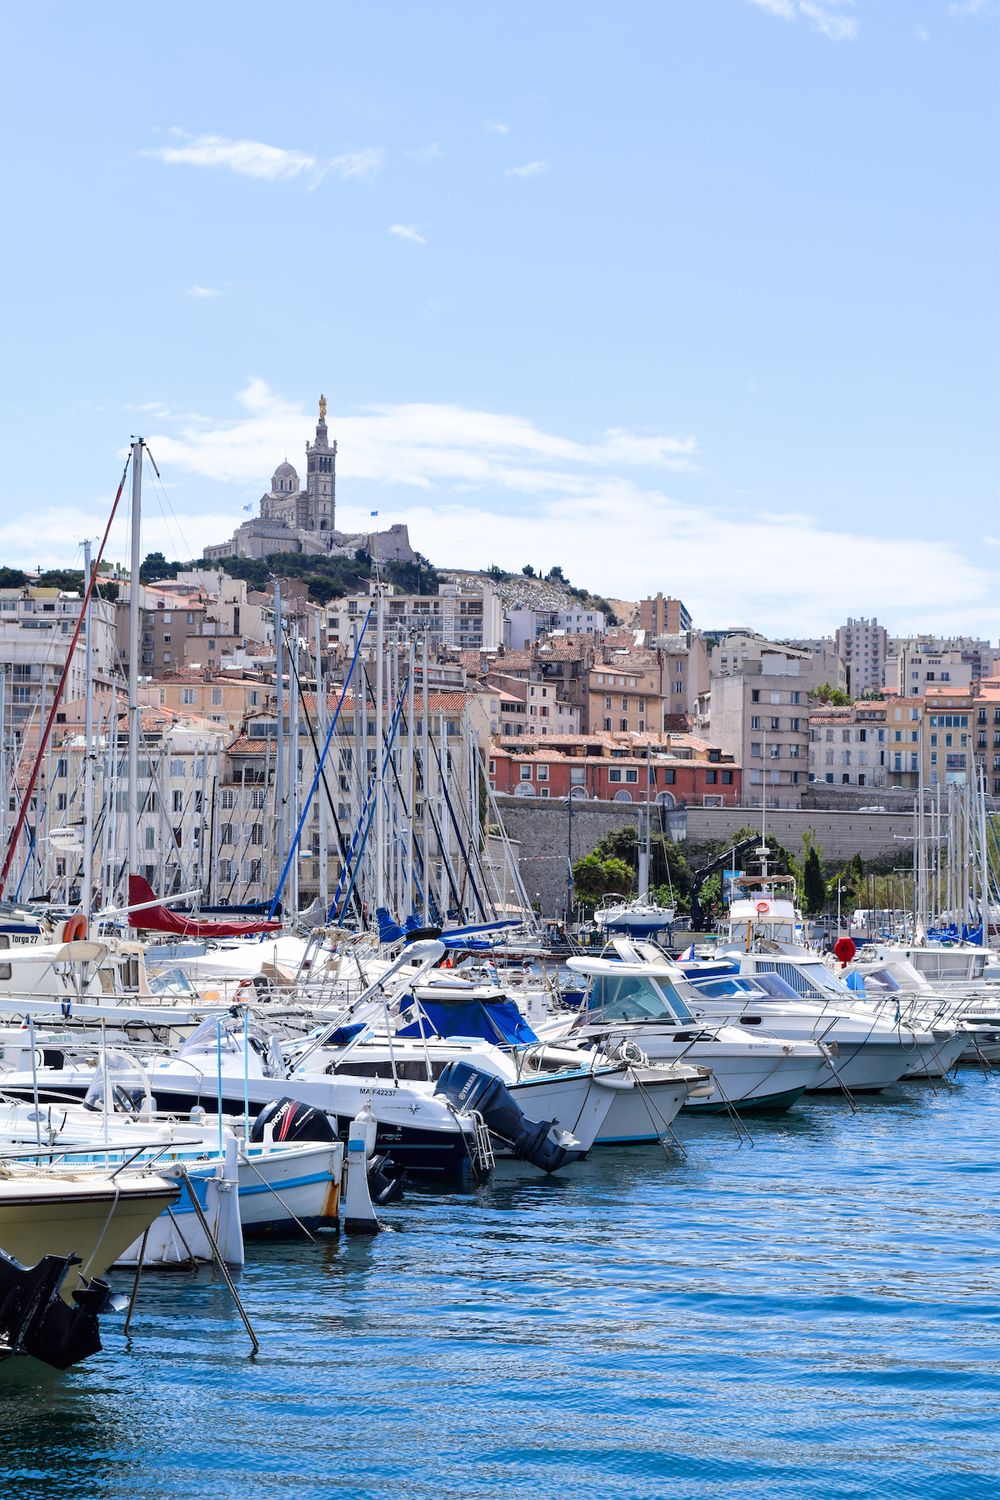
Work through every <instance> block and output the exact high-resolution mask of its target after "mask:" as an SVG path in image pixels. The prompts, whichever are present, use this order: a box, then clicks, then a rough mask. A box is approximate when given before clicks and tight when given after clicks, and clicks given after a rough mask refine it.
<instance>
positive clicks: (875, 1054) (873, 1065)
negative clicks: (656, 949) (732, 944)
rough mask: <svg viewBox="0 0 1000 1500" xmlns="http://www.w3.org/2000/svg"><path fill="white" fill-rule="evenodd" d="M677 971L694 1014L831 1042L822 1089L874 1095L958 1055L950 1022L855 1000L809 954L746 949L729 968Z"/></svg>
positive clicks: (946, 1066)
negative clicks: (692, 998)
mask: <svg viewBox="0 0 1000 1500" xmlns="http://www.w3.org/2000/svg"><path fill="white" fill-rule="evenodd" d="M713 967H714V969H715V970H716V972H712V973H709V974H704V973H699V971H698V970H697V968H695V967H694V966H693V965H687V964H684V963H683V962H682V964H681V969H682V971H683V972H684V974H685V975H686V976H687V978H688V980H689V982H690V983H691V985H692V986H693V988H694V989H695V990H696V992H697V994H698V997H699V999H698V1002H697V1006H696V1007H695V1004H694V1002H692V1007H693V1008H697V1012H698V1014H699V1015H703V1016H705V1017H706V1018H710V1019H712V1020H722V1019H725V1020H727V1021H730V1022H734V1023H738V1024H739V1025H741V1026H760V1027H761V1028H762V1029H763V1030H767V1031H769V1032H771V1033H773V1034H774V1035H777V1036H794V1037H802V1038H805V1037H811V1038H812V1039H813V1040H815V1041H817V1042H819V1043H820V1044H821V1045H823V1046H826V1047H828V1048H830V1056H829V1058H828V1061H827V1068H826V1075H825V1076H824V1078H823V1079H821V1080H820V1082H819V1083H817V1084H814V1085H813V1087H814V1088H815V1089H817V1090H819V1091H820V1092H834V1091H836V1090H843V1089H846V1090H847V1091H848V1093H851V1094H856V1093H876V1092H878V1091H879V1090H880V1089H883V1088H888V1087H890V1086H891V1085H892V1084H894V1083H898V1082H899V1081H900V1080H901V1079H903V1078H928V1077H930V1078H940V1077H943V1076H944V1075H945V1074H946V1073H948V1072H950V1071H951V1069H952V1068H953V1067H954V1066H955V1063H956V1062H957V1061H958V1058H959V1055H960V1053H961V1051H962V1048H963V1046H964V1039H963V1037H962V1036H961V1035H959V1034H958V1032H957V1029H956V1027H955V1026H954V1025H943V1024H940V1023H939V1024H937V1025H933V1026H932V1025H929V1024H928V1023H927V1022H926V1021H923V1020H921V1021H920V1022H916V1021H914V1020H912V1019H908V1020H907V1021H903V1020H902V1019H901V1018H900V1019H897V1020H891V1019H890V1018H889V1017H888V1016H887V1015H886V1014H885V1013H884V1012H882V1011H881V1010H879V1009H876V1008H874V1007H872V1006H869V1005H865V1004H864V1003H859V1002H858V997H856V996H855V995H854V994H853V993H852V992H851V991H850V990H848V989H846V988H845V987H844V986H843V985H842V984H841V983H840V982H839V981H838V980H837V979H836V977H835V976H834V975H832V974H831V973H830V971H829V969H827V967H826V965H825V964H823V963H822V961H821V960H819V959H818V958H816V956H815V955H812V954H809V955H791V954H782V955H781V957H780V958H777V957H773V956H771V955H768V954H757V953H744V954H740V955H739V958H738V960H736V961H735V962H734V964H733V969H732V972H731V973H729V974H720V973H718V972H717V969H718V966H717V965H716V966H713Z"/></svg>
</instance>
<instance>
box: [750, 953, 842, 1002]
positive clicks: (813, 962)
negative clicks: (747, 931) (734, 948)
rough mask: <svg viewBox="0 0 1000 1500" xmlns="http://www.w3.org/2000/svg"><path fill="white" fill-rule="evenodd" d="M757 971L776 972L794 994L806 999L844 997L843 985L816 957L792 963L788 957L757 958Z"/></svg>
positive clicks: (839, 998)
mask: <svg viewBox="0 0 1000 1500" xmlns="http://www.w3.org/2000/svg"><path fill="white" fill-rule="evenodd" d="M756 970H757V973H758V974H760V975H762V976H763V975H764V974H776V975H777V976H778V978H779V979H783V980H784V981H785V983H786V984H788V985H790V986H791V987H792V989H793V990H794V991H795V993H796V995H799V996H802V997H804V998H805V999H807V1000H843V999H844V998H845V995H844V989H843V986H842V985H841V984H840V982H839V981H838V980H837V978H836V976H835V975H834V974H831V973H830V970H829V969H828V968H827V967H826V965H825V964H823V963H820V961H819V960H818V959H807V960H806V961H805V962H799V963H792V962H791V961H790V960H788V959H779V958H775V959H770V958H763V959H758V960H757V963H756Z"/></svg>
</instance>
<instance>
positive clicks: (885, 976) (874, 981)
mask: <svg viewBox="0 0 1000 1500" xmlns="http://www.w3.org/2000/svg"><path fill="white" fill-rule="evenodd" d="M864 979H865V990H866V992H867V993H869V994H870V993H871V992H872V991H875V992H877V993H879V994H886V995H896V994H898V993H899V991H900V990H901V989H902V988H903V986H902V985H901V984H900V983H899V981H898V980H897V978H896V975H895V974H894V973H893V966H892V965H887V966H886V967H885V968H884V969H874V970H873V971H872V972H871V973H870V974H866V975H865V976H864Z"/></svg>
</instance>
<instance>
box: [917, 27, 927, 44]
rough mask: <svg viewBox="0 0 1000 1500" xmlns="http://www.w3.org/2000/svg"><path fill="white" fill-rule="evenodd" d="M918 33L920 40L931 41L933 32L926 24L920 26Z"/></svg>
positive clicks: (918, 39)
mask: <svg viewBox="0 0 1000 1500" xmlns="http://www.w3.org/2000/svg"><path fill="white" fill-rule="evenodd" d="M916 35H917V41H918V42H929V41H930V39H931V34H930V32H929V31H928V30H927V27H926V26H918V27H917V33H916Z"/></svg>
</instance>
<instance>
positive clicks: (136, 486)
mask: <svg viewBox="0 0 1000 1500" xmlns="http://www.w3.org/2000/svg"><path fill="white" fill-rule="evenodd" d="M144 447H145V443H144V442H143V440H142V438H141V437H140V438H136V439H135V440H134V441H133V443H132V555H131V561H130V565H129V566H130V569H131V572H130V574H129V595H128V791H127V797H128V818H127V820H126V822H127V844H126V848H127V859H126V863H125V885H126V889H125V891H124V892H123V896H124V899H125V900H126V901H127V899H128V877H129V876H130V875H134V874H135V873H137V871H138V867H139V860H138V837H139V738H140V731H141V718H140V713H139V666H140V656H139V623H140V597H139V569H140V567H141V565H142V557H141V551H142V450H143V448H144ZM87 641H88V645H89V642H90V631H89V630H88V631H87Z"/></svg>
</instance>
